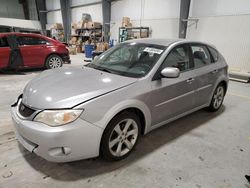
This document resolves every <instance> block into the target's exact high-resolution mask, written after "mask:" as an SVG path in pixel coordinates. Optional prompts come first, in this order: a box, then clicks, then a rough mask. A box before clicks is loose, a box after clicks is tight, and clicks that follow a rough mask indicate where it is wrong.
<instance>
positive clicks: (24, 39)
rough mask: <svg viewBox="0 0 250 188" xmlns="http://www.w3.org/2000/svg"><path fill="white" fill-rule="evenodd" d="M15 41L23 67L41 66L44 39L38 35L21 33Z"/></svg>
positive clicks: (44, 46) (42, 63) (43, 55)
mask: <svg viewBox="0 0 250 188" xmlns="http://www.w3.org/2000/svg"><path fill="white" fill-rule="evenodd" d="M17 41H18V44H19V47H20V51H21V54H22V57H23V63H24V66H25V67H43V66H44V61H45V56H46V53H45V51H46V41H45V42H43V40H42V39H41V38H39V37H34V36H26V35H21V36H17Z"/></svg>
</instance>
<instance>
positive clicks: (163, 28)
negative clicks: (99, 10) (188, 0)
mask: <svg viewBox="0 0 250 188" xmlns="http://www.w3.org/2000/svg"><path fill="white" fill-rule="evenodd" d="M179 9H180V0H121V1H116V2H113V3H112V6H111V22H112V23H113V24H111V38H112V39H115V40H118V32H119V31H118V29H119V26H121V24H122V17H124V16H127V17H130V19H131V22H132V24H133V26H145V27H150V29H151V30H152V35H151V37H153V38H177V37H178V28H179V21H178V17H179Z"/></svg>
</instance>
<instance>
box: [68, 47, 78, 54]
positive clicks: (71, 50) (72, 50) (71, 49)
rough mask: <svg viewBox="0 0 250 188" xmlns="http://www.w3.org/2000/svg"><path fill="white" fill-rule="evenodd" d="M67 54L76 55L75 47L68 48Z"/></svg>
mask: <svg viewBox="0 0 250 188" xmlns="http://www.w3.org/2000/svg"><path fill="white" fill-rule="evenodd" d="M69 54H70V55H76V47H69Z"/></svg>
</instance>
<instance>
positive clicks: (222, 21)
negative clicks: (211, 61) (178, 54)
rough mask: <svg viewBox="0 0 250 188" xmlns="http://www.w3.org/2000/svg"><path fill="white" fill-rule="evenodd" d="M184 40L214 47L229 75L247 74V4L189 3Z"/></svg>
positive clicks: (249, 60)
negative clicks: (235, 72)
mask: <svg viewBox="0 0 250 188" xmlns="http://www.w3.org/2000/svg"><path fill="white" fill-rule="evenodd" d="M190 17H191V18H198V19H199V21H198V24H197V26H196V25H195V24H191V23H190V24H191V25H190V26H189V27H188V30H187V38H189V39H194V40H201V41H206V42H209V43H212V44H214V45H215V46H216V47H217V48H218V49H219V50H220V51H221V52H222V54H223V55H224V57H225V58H226V60H227V62H228V64H229V68H230V70H231V71H239V72H250V53H249V51H250V35H249V33H250V1H249V0H237V1H233V0H230V1H229V0H192V3H191V12H190Z"/></svg>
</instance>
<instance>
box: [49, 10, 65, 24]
mask: <svg viewBox="0 0 250 188" xmlns="http://www.w3.org/2000/svg"><path fill="white" fill-rule="evenodd" d="M54 23H62V14H61V11H60V10H58V11H52V12H48V13H47V24H54Z"/></svg>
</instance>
